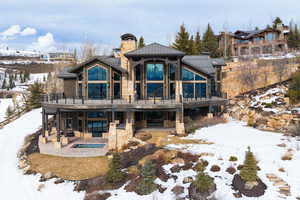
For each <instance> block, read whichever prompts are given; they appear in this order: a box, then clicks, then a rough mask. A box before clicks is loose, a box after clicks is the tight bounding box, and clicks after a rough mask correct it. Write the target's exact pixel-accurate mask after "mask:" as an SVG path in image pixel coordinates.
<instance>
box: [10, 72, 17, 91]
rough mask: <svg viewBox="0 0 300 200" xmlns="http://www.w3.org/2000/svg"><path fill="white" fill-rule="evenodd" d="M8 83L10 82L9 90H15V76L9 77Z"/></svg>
mask: <svg viewBox="0 0 300 200" xmlns="http://www.w3.org/2000/svg"><path fill="white" fill-rule="evenodd" d="M8 78H9V79H8V81H9V89H13V88H14V87H15V86H16V85H15V82H14V78H13V75H9V77H8Z"/></svg>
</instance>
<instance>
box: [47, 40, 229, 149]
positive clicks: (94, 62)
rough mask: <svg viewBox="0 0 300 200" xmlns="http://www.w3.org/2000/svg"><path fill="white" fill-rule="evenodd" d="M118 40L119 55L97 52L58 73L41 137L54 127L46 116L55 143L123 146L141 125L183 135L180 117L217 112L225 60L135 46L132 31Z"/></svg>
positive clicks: (152, 46)
mask: <svg viewBox="0 0 300 200" xmlns="http://www.w3.org/2000/svg"><path fill="white" fill-rule="evenodd" d="M121 39H122V41H121V48H120V49H119V53H118V54H117V57H113V56H97V57H94V58H92V59H89V60H88V61H86V62H84V63H81V64H79V65H77V66H74V67H70V68H65V70H64V71H63V72H62V73H61V74H60V75H59V78H61V79H63V81H64V93H63V94H61V95H55V94H53V95H49V96H45V98H44V102H43V130H44V131H43V137H46V136H47V135H48V131H50V130H53V128H51V127H49V126H48V124H49V122H48V116H49V115H50V116H54V118H55V123H52V124H53V126H55V128H54V130H55V131H56V133H57V143H56V146H58V147H61V143H68V140H67V142H66V138H67V137H68V136H71V137H72V136H78V137H79V136H81V137H84V138H92V137H103V138H106V139H107V141H108V147H109V149H114V148H116V147H118V148H121V147H122V146H123V145H124V144H126V143H127V142H128V141H129V140H130V139H131V138H132V137H133V136H134V134H135V133H136V132H137V131H138V130H139V129H141V128H164V129H165V130H168V129H169V130H170V131H173V132H175V131H176V133H177V134H180V135H182V134H185V126H184V116H189V115H191V114H192V113H193V111H195V110H196V111H198V112H202V113H203V114H207V113H208V112H210V113H216V112H218V111H220V108H221V105H224V104H225V103H226V102H227V100H226V99H225V98H222V95H221V94H220V87H221V85H220V78H221V77H220V76H221V74H220V71H221V67H222V66H224V65H225V63H224V60H223V59H211V58H210V57H209V56H208V55H195V56H186V55H185V54H184V53H183V52H181V51H178V50H176V49H173V48H170V47H167V46H163V45H160V44H157V43H153V44H149V45H147V46H145V47H143V48H140V49H137V40H136V37H135V36H134V35H132V34H125V35H122V36H121ZM167 128H168V129H167ZM43 141H44V142H47V140H46V139H45V138H44V140H43Z"/></svg>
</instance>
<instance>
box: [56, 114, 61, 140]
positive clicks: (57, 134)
mask: <svg viewBox="0 0 300 200" xmlns="http://www.w3.org/2000/svg"><path fill="white" fill-rule="evenodd" d="M60 120H61V117H60V110H59V109H57V111H56V127H57V133H56V139H57V142H60V128H61V126H60Z"/></svg>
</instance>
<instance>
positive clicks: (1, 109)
mask: <svg viewBox="0 0 300 200" xmlns="http://www.w3.org/2000/svg"><path fill="white" fill-rule="evenodd" d="M8 106H13V102H12V99H11V98H7V99H0V122H2V121H4V120H5V113H6V109H7V107H8Z"/></svg>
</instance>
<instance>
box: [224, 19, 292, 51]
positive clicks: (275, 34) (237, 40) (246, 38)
mask: <svg viewBox="0 0 300 200" xmlns="http://www.w3.org/2000/svg"><path fill="white" fill-rule="evenodd" d="M288 33H289V27H288V26H284V25H282V24H281V25H277V27H276V28H266V29H261V30H252V31H241V30H238V31H236V32H234V33H225V32H222V33H221V34H220V35H219V48H220V49H221V50H223V51H224V49H225V46H226V49H227V55H231V56H243V57H256V56H257V57H258V56H261V55H276V54H283V53H287V52H288V45H287V37H288ZM225 44H226V45H225Z"/></svg>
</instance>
